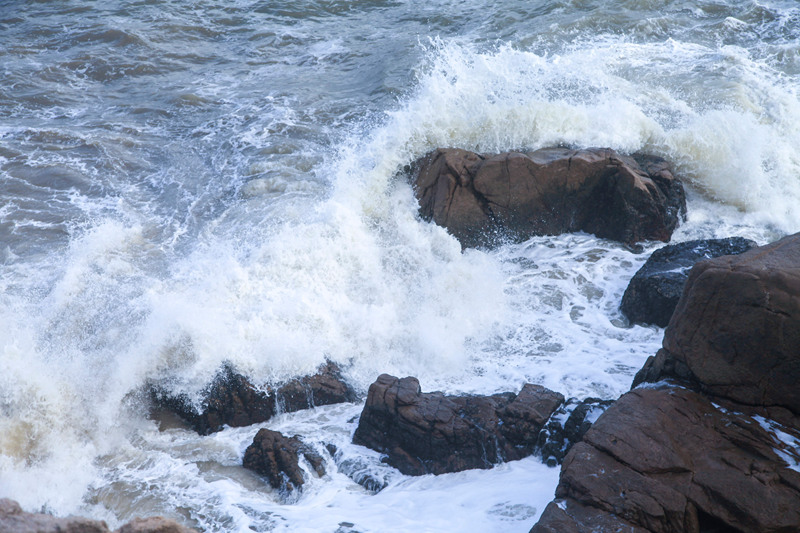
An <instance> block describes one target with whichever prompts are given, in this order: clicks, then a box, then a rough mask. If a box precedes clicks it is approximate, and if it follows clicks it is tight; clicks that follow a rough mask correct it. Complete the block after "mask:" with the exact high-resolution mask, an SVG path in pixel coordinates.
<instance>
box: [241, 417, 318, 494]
mask: <svg viewBox="0 0 800 533" xmlns="http://www.w3.org/2000/svg"><path fill="white" fill-rule="evenodd" d="M301 455H302V456H303V458H305V460H306V461H308V463H309V464H310V465H311V467H312V468H313V469H314V471H315V472H316V473H317V475H319V476H324V475H325V466H324V464H323V460H322V457H321V456H320V455H319V454H318V453H316V452H315V451H314V450H312V449H311V448H309V447H308V446H306V445H305V444H303V442H302V441H301V440H300V439H299V438H298V437H296V436H295V437H287V436H285V435H283V434H281V433H279V432H277V431H272V430H270V429H261V430H259V431H258V433H256V436H255V438H254V439H253V443H252V444H251V445H250V446H248V447H247V450H246V451H245V453H244V461H243V466H244V467H245V468H247V469H249V470H252V471H254V472H257V473H258V474H261V475H262V476H264V477H266V478H267V481H269V484H270V486H271V487H272V488H274V489H279V490H281V491H284V492H286V493H289V492H292V491H293V490H295V489H299V488H300V487H302V486H303V483H305V479H304V478H303V469H302V468H300V461H299V457H300V456H301Z"/></svg>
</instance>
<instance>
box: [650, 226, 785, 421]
mask: <svg viewBox="0 0 800 533" xmlns="http://www.w3.org/2000/svg"><path fill="white" fill-rule="evenodd" d="M665 378H674V379H679V380H684V381H685V382H687V384H689V385H691V386H693V387H696V388H698V389H699V390H701V391H703V392H705V393H707V394H709V395H712V396H718V397H723V398H728V399H730V400H734V401H736V402H740V403H742V404H745V405H753V406H780V407H785V408H786V409H789V410H790V411H792V412H793V413H796V414H800V387H798V386H797V384H798V383H800V234H795V235H792V236H789V237H786V238H784V239H781V240H780V241H778V242H775V243H772V244H769V245H767V246H762V247H760V248H754V249H752V250H750V251H748V252H745V253H743V254H741V255H734V256H724V257H719V258H716V259H711V260H708V261H703V262H701V263H698V264H697V265H696V266H695V267H694V268H693V269H692V271H691V273H690V275H689V281H688V282H687V286H686V290H685V292H684V295H683V297H682V298H681V300H680V302H679V303H678V307H677V308H676V310H675V317H674V318H673V320H672V322H671V323H670V325H669V327H668V328H667V329H666V331H665V332H664V342H663V348H662V349H661V350H659V351H658V353H657V354H656V356H655V357H650V358H649V359H648V361H647V362H646V363H645V366H644V368H642V370H640V371H639V373H638V374H637V375H636V378H635V380H634V384H635V385H636V384H639V383H642V382H655V381H658V380H661V379H665Z"/></svg>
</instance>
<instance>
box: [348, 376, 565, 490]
mask: <svg viewBox="0 0 800 533" xmlns="http://www.w3.org/2000/svg"><path fill="white" fill-rule="evenodd" d="M563 402H564V397H563V396H562V395H561V394H558V393H556V392H553V391H551V390H548V389H546V388H544V387H541V386H538V385H531V384H527V385H525V386H524V387H523V388H522V390H521V391H520V393H519V394H513V393H503V394H495V395H491V396H446V395H444V394H442V393H441V392H429V393H423V392H422V391H421V389H420V385H419V381H417V379H416V378H413V377H406V378H402V379H399V378H396V377H394V376H390V375H387V374H383V375H381V376H379V377H378V380H377V381H376V382H375V383H373V384H372V385H371V386H370V388H369V393H368V397H367V401H366V404H365V405H364V410H363V411H362V413H361V418H360V420H359V424H358V428H357V429H356V432H355V435H354V436H353V442H354V443H356V444H361V445H363V446H367V447H369V448H372V449H374V450H377V451H380V452H383V453H385V454H386V455H387V462H388V463H389V464H390V465H392V466H394V467H395V468H397V469H398V470H400V471H401V472H403V473H404V474H407V475H422V474H427V473H433V474H442V473H445V472H458V471H461V470H467V469H470V468H491V467H492V466H493V465H494V464H496V463H498V462H501V461H509V460H514V459H521V458H522V457H525V456H528V455H530V454H532V453H533V452H534V450H535V449H536V443H537V440H538V437H539V432H540V430H541V429H542V426H543V425H544V424H545V422H546V421H547V420H548V418H549V417H550V415H551V414H552V413H553V412H554V411H555V410H556V409H557V408H558V407H559V406H560V405H561V404H562V403H563Z"/></svg>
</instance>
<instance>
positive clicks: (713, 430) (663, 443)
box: [531, 386, 800, 533]
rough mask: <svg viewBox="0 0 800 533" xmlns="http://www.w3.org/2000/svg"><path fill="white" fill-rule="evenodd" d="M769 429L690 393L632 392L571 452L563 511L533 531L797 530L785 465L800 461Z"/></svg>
mask: <svg viewBox="0 0 800 533" xmlns="http://www.w3.org/2000/svg"><path fill="white" fill-rule="evenodd" d="M794 422H795V426H794V427H797V425H796V424H797V423H798V422H800V420H799V419H796V420H795V421H794ZM768 424H770V422H769V421H766V420H765V419H759V418H753V416H751V415H750V414H747V413H744V412H734V411H732V410H729V409H725V408H723V407H720V406H715V405H714V404H712V402H711V401H709V400H708V399H707V398H705V397H704V396H703V395H701V394H699V393H697V392H694V391H690V390H688V389H682V388H674V387H668V386H664V387H663V388H659V389H642V388H640V389H635V390H633V391H631V392H629V393H628V394H626V395H624V396H622V398H620V399H619V400H618V401H617V402H616V403H615V404H614V405H612V406H611V407H610V408H609V409H608V410H607V411H606V412H605V413H604V414H603V415H602V416H601V417H600V418H599V419H598V421H597V422H596V423H595V424H594V425H593V426H592V428H591V429H589V431H588V432H587V433H586V435H585V437H584V440H583V442H581V443H579V444H577V445H575V446H574V447H573V448H572V450H571V451H570V453H569V454H568V455H567V458H566V459H565V461H564V465H563V468H562V471H561V479H560V482H559V485H558V488H557V489H556V497H557V498H560V499H561V501H560V505H556V506H555V507H556V508H552V507H553V506H550V507H548V510H547V512H545V513H543V515H542V517H541V519H540V521H539V523H538V524H537V525H536V526H534V528H533V529H532V530H531V531H532V532H537V533H539V532H545V531H576V532H589V531H598V529H597V523H601V522H602V523H609V524H610V523H615V522H618V523H619V526H618V527H620V528H622V529H621V530H622V531H651V532H655V533H662V532H663V533H667V532H674V533H678V532H680V533H684V532H686V533H698V532H701V531H730V532H734V533H735V532H754V533H755V532H760V533H768V532H788V531H797V527H798V525H800V472H798V471H796V470H794V469H791V468H790V467H789V465H788V464H787V462H786V460H785V459H784V458H785V457H786V458H789V460H790V461H791V462H793V463H797V462H798V460H800V455H798V453H797V450H793V449H791V448H787V447H786V446H785V445H784V444H781V441H780V440H779V439H778V438H777V436H776V433H775V432H774V431H767V429H765V427H764V426H766V425H768ZM771 424H772V425H775V424H774V423H771ZM778 429H780V431H782V432H784V434H791V435H793V436H794V437H795V438H797V439H800V432H798V431H797V430H794V429H792V428H791V427H780V428H778ZM776 450H781V451H782V453H783V454H784V456H783V457H781V456H779V455H778V453H777V452H776ZM794 468H797V466H796V464H795V467H794ZM584 517H590V518H591V521H587V520H588V519H585V518H584ZM565 524H567V525H565Z"/></svg>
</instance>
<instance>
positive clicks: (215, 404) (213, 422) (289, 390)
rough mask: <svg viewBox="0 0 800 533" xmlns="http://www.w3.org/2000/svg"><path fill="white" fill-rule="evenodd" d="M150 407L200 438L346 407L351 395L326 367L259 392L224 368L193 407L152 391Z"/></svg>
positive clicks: (163, 392)
mask: <svg viewBox="0 0 800 533" xmlns="http://www.w3.org/2000/svg"><path fill="white" fill-rule="evenodd" d="M153 398H154V403H155V404H156V405H157V406H158V407H160V408H162V409H167V410H169V411H171V412H174V413H176V414H177V415H178V416H180V417H181V418H183V419H184V420H186V421H187V422H188V423H189V424H190V425H191V427H192V428H193V429H194V430H195V431H197V432H198V433H200V434H201V435H208V434H209V433H213V432H215V431H220V430H221V429H222V428H223V427H224V426H225V425H228V426H232V427H242V426H249V425H252V424H257V423H260V422H264V421H266V420H269V419H270V418H272V416H273V415H275V414H277V413H281V412H287V413H291V412H294V411H300V410H302V409H310V408H312V407H316V406H320V405H330V404H334V403H343V402H352V401H355V400H356V394H355V391H354V390H353V389H352V388H351V387H350V386H349V385H348V384H347V383H346V382H345V381H344V379H343V378H342V375H341V371H340V370H339V367H338V366H336V364H335V363H332V362H330V361H329V362H327V363H325V364H324V365H322V366H321V367H320V368H319V370H318V372H317V373H316V374H314V375H312V376H305V377H302V378H299V379H293V380H291V381H289V382H287V383H285V384H284V385H282V386H280V387H278V388H277V389H271V388H269V389H267V390H262V389H259V388H257V387H255V386H254V385H253V384H252V383H251V382H250V381H249V380H248V379H247V378H246V377H245V376H243V375H241V374H238V373H237V372H235V371H234V369H233V367H232V366H231V365H224V366H223V368H222V369H221V370H220V372H219V374H217V376H216V377H215V378H214V380H213V381H212V382H211V383H210V384H209V386H208V387H207V389H206V390H205V392H204V394H203V399H202V400H201V402H200V406H199V408H198V407H197V406H196V405H195V404H194V403H193V402H192V401H191V400H190V399H189V398H188V396H185V395H173V394H170V392H169V391H168V390H167V389H166V388H164V387H155V388H154V391H153Z"/></svg>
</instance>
